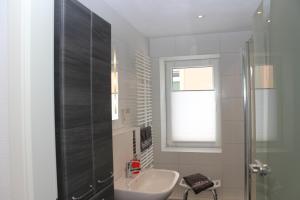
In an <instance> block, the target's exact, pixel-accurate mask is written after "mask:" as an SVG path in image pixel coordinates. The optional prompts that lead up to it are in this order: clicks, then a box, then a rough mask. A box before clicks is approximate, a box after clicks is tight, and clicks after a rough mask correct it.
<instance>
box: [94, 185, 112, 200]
mask: <svg viewBox="0 0 300 200" xmlns="http://www.w3.org/2000/svg"><path fill="white" fill-rule="evenodd" d="M113 199H114V187H113V185H112V184H111V185H108V186H107V187H106V188H104V189H103V190H102V191H100V192H98V193H97V194H96V195H95V196H93V198H91V199H90V200H113Z"/></svg>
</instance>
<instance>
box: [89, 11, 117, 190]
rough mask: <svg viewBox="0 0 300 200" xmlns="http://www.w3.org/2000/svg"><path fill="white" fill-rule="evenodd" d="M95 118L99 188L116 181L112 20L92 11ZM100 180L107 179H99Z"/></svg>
mask: <svg viewBox="0 0 300 200" xmlns="http://www.w3.org/2000/svg"><path fill="white" fill-rule="evenodd" d="M92 27H93V28H92V38H93V43H92V72H93V73H92V109H93V112H92V118H93V122H92V123H93V144H94V170H95V180H96V190H97V191H99V190H102V189H103V188H104V187H106V186H107V185H108V184H111V183H112V182H113V178H111V179H110V178H109V177H110V176H111V172H112V171H113V170H112V169H113V160H112V121H111V33H110V30H111V28H110V24H109V23H107V22H106V21H104V20H103V19H101V18H100V17H98V16H97V15H95V14H93V15H92ZM97 180H102V181H103V180H105V182H104V183H99V182H97Z"/></svg>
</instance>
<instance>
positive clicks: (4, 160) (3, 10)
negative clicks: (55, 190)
mask: <svg viewBox="0 0 300 200" xmlns="http://www.w3.org/2000/svg"><path fill="white" fill-rule="evenodd" d="M0 27H1V31H0V46H1V48H0V177H1V178H0V194H1V198H3V199H6V200H10V170H9V168H10V166H9V135H8V63H7V1H6V0H3V1H0Z"/></svg>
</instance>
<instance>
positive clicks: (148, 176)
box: [115, 169, 179, 200]
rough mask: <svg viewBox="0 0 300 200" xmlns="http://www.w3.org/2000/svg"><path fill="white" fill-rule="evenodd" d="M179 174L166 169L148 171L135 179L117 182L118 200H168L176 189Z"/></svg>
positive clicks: (123, 179)
mask: <svg viewBox="0 0 300 200" xmlns="http://www.w3.org/2000/svg"><path fill="white" fill-rule="evenodd" d="M178 178H179V173H178V172H176V171H171V170H164V169H147V170H145V171H143V172H142V173H141V174H140V175H138V176H136V177H134V178H120V179H118V180H117V181H116V182H115V199H116V200H166V199H167V198H168V197H169V196H170V194H171V193H172V190H173V189H174V187H175V185H176V183H177V181H178Z"/></svg>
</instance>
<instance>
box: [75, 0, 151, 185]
mask: <svg viewBox="0 0 300 200" xmlns="http://www.w3.org/2000/svg"><path fill="white" fill-rule="evenodd" d="M80 2H81V3H82V4H84V5H85V6H86V7H88V8H89V9H91V10H92V11H93V12H95V13H96V14H97V15H99V16H100V17H102V18H103V19H105V20H106V21H108V22H109V23H110V24H111V27H112V49H113V50H115V51H116V55H117V63H118V66H117V68H118V69H117V70H118V73H119V120H115V121H113V144H114V147H113V150H114V173H115V179H118V178H119V177H121V176H125V166H126V161H128V160H130V159H132V141H131V138H128V137H131V134H132V128H133V127H136V126H137V122H136V70H135V69H136V67H135V53H136V52H137V51H138V52H143V53H145V54H146V55H148V39H147V38H145V37H144V36H143V35H142V34H141V33H139V32H138V31H137V30H136V29H135V28H133V27H132V26H131V25H130V24H129V23H128V22H127V21H126V20H125V19H124V18H123V17H121V16H120V15H119V14H118V13H117V12H115V10H113V9H112V8H111V7H110V6H109V5H107V4H106V3H105V2H104V1H99V0H80Z"/></svg>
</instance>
